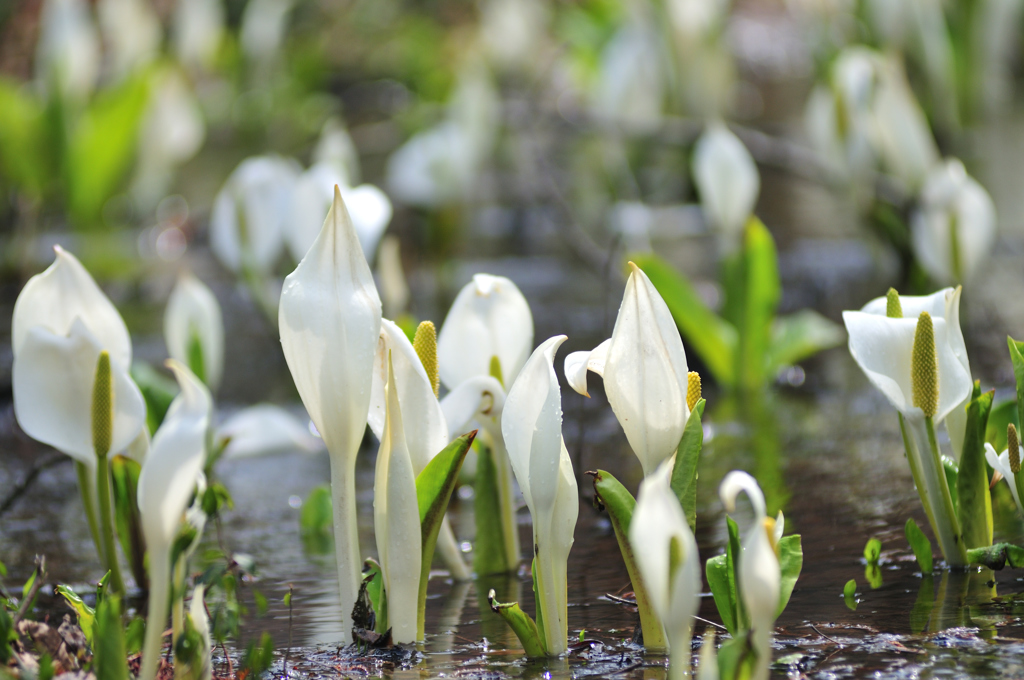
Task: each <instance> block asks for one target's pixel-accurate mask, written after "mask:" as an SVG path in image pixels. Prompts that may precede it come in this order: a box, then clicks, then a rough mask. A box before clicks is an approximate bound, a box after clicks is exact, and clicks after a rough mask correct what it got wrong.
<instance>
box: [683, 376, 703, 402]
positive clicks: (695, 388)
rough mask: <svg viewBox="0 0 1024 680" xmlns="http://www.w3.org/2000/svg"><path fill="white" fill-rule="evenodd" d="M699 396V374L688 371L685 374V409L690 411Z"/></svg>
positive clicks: (698, 399)
mask: <svg viewBox="0 0 1024 680" xmlns="http://www.w3.org/2000/svg"><path fill="white" fill-rule="evenodd" d="M700 396H701V395H700V373H698V372H697V371H690V372H689V373H687V374H686V408H688V409H690V410H691V411H692V410H693V407H694V406H696V405H697V402H698V401H700Z"/></svg>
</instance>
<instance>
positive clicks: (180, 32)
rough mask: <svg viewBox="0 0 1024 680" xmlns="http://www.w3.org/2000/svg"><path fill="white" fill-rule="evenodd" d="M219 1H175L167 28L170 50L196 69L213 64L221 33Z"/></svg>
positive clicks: (220, 4) (221, 21) (183, 63)
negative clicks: (172, 45)
mask: <svg viewBox="0 0 1024 680" xmlns="http://www.w3.org/2000/svg"><path fill="white" fill-rule="evenodd" d="M225 14H226V12H225V10H224V4H223V1H222V0H178V1H177V3H176V4H175V6H174V18H173V24H172V27H171V31H172V35H171V37H172V40H173V44H174V53H175V54H176V55H177V57H178V61H179V62H181V64H182V65H184V66H187V67H191V68H196V67H207V66H210V65H212V64H213V61H214V59H215V58H216V56H217V50H218V48H219V47H220V42H221V38H222V37H223V35H224V22H225Z"/></svg>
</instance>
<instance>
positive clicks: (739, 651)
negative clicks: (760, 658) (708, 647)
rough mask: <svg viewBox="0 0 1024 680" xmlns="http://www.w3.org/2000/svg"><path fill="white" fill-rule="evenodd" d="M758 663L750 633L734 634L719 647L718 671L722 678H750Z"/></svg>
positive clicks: (732, 679) (731, 679)
mask: <svg viewBox="0 0 1024 680" xmlns="http://www.w3.org/2000/svg"><path fill="white" fill-rule="evenodd" d="M756 665H757V652H756V651H755V650H754V645H753V642H752V641H751V639H750V635H749V633H743V634H741V635H739V636H733V639H731V640H727V641H726V642H724V643H723V644H722V646H721V647H719V648H718V673H719V677H720V678H721V679H722V680H749V678H751V677H753V675H754V669H755V666H756Z"/></svg>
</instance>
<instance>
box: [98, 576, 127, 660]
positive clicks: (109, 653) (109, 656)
mask: <svg viewBox="0 0 1024 680" xmlns="http://www.w3.org/2000/svg"><path fill="white" fill-rule="evenodd" d="M95 632H96V637H95V644H94V645H93V650H92V651H93V661H92V668H93V672H94V673H95V674H96V677H97V678H102V680H128V661H127V659H128V652H127V651H126V649H125V644H124V627H123V626H122V625H121V598H119V597H118V596H117V595H114V594H109V595H107V596H106V597H104V598H103V601H102V602H100V603H99V605H98V606H97V607H96V622H95Z"/></svg>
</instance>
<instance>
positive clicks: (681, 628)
mask: <svg viewBox="0 0 1024 680" xmlns="http://www.w3.org/2000/svg"><path fill="white" fill-rule="evenodd" d="M671 481H672V465H671V464H670V463H668V462H665V463H662V464H661V465H660V466H658V469H657V471H655V472H654V473H653V474H651V475H650V476H649V477H647V478H646V479H645V480H644V481H643V482H641V483H640V493H639V495H638V496H637V501H636V507H635V508H634V510H633V517H632V519H631V520H630V523H629V542H630V545H632V546H633V554H634V556H635V557H636V564H637V568H638V569H639V570H640V575H641V577H642V578H643V581H644V584H645V586H646V587H647V593H648V596H649V598H650V601H651V603H652V605H653V606H654V611H655V612H656V613H657V614H658V618H660V619H661V622H662V624H664V626H665V631H666V633H667V635H668V639H669V651H670V653H671V659H670V662H669V677H670V678H672V680H675V679H676V678H683V677H687V676H688V675H689V671H690V640H691V638H692V635H693V621H694V616H696V614H697V610H698V609H699V608H700V588H701V574H700V556H699V555H698V554H697V542H696V540H694V537H693V532H691V531H690V525H689V524H687V522H686V517H685V516H684V515H683V508H682V506H681V505H680V504H679V499H678V498H677V497H676V494H675V492H674V491H672V485H671Z"/></svg>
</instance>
